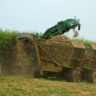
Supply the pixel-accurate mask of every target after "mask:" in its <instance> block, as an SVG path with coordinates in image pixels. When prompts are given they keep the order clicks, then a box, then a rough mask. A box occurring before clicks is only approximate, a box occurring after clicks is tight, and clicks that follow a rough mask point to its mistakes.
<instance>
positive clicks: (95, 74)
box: [88, 71, 96, 83]
mask: <svg viewBox="0 0 96 96" xmlns="http://www.w3.org/2000/svg"><path fill="white" fill-rule="evenodd" d="M88 81H89V82H90V83H96V71H90V72H89V78H88Z"/></svg>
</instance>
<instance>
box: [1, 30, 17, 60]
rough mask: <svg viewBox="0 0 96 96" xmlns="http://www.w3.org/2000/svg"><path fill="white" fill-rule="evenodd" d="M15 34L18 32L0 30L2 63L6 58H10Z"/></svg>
mask: <svg viewBox="0 0 96 96" xmlns="http://www.w3.org/2000/svg"><path fill="white" fill-rule="evenodd" d="M17 34H18V32H15V31H12V32H10V31H9V30H5V31H3V30H1V29H0V61H3V59H4V58H6V56H9V57H10V56H11V54H12V51H13V46H14V44H15V37H16V35H17Z"/></svg>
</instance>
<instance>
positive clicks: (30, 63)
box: [13, 38, 37, 77]
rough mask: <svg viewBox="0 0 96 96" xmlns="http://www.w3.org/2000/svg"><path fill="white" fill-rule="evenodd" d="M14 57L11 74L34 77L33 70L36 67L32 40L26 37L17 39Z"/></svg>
mask: <svg viewBox="0 0 96 96" xmlns="http://www.w3.org/2000/svg"><path fill="white" fill-rule="evenodd" d="M15 58H16V59H15V63H13V74H15V75H22V76H27V77H30V76H31V77H34V70H35V69H36V68H37V59H36V51H35V46H34V43H33V41H32V40H28V39H26V38H25V39H20V40H17V42H16V53H15Z"/></svg>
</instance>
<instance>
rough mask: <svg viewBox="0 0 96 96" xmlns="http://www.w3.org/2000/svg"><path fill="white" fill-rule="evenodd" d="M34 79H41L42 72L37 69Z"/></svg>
mask: <svg viewBox="0 0 96 96" xmlns="http://www.w3.org/2000/svg"><path fill="white" fill-rule="evenodd" d="M34 78H40V71H39V70H37V69H36V70H35V71H34Z"/></svg>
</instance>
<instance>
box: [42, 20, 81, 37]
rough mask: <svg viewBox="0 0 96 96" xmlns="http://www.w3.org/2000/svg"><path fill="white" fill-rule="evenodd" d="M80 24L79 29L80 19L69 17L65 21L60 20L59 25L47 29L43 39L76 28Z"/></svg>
mask: <svg viewBox="0 0 96 96" xmlns="http://www.w3.org/2000/svg"><path fill="white" fill-rule="evenodd" d="M77 26H78V30H80V23H79V20H78V19H67V20H65V21H60V22H58V23H57V25H55V26H53V27H51V28H49V29H47V30H46V31H45V33H44V34H43V36H42V38H43V39H50V38H51V37H53V36H56V35H59V34H63V33H65V32H67V31H69V30H70V29H75V27H77Z"/></svg>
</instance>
